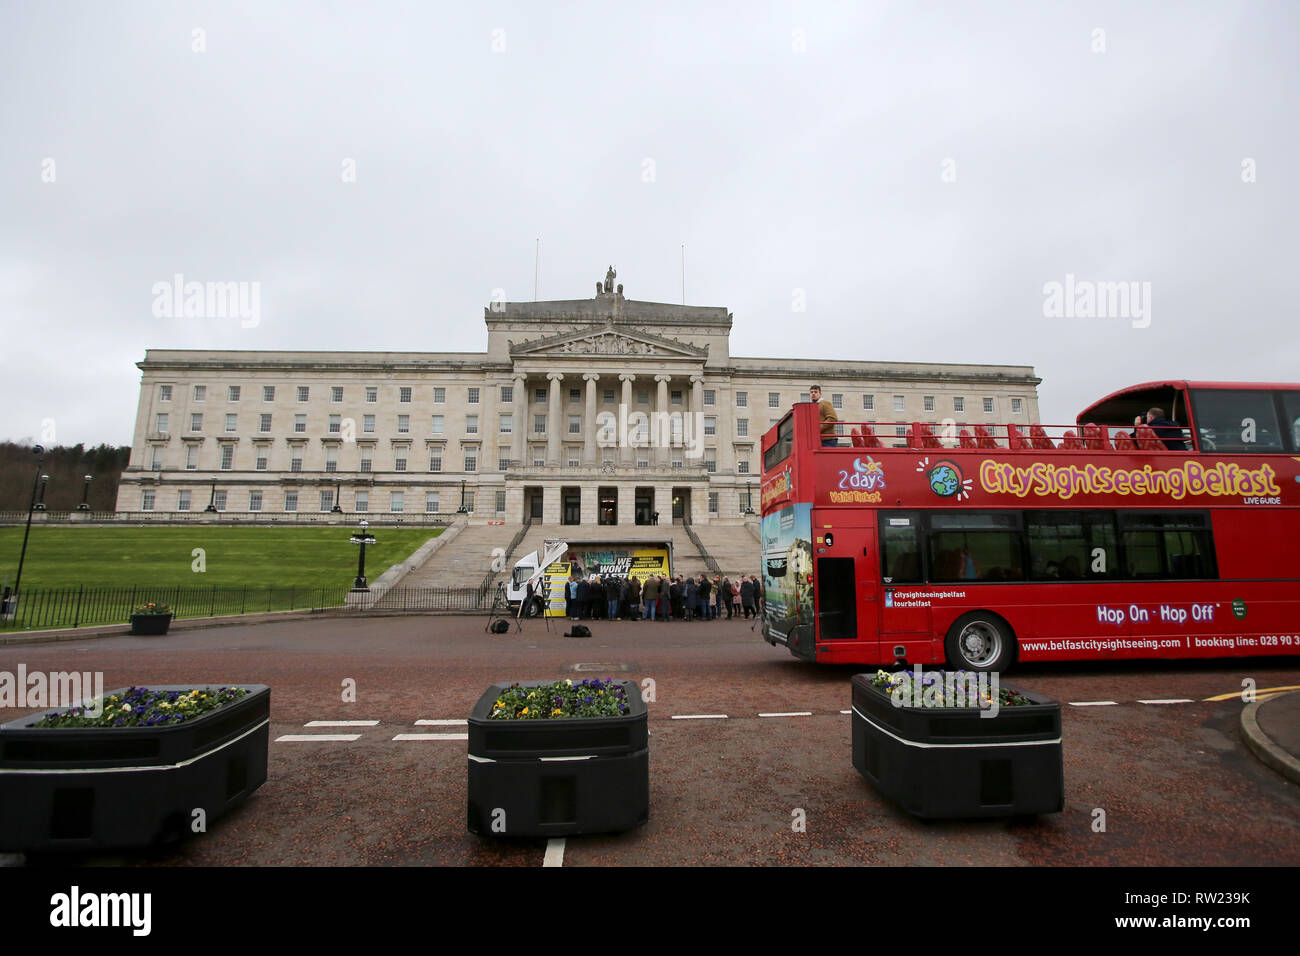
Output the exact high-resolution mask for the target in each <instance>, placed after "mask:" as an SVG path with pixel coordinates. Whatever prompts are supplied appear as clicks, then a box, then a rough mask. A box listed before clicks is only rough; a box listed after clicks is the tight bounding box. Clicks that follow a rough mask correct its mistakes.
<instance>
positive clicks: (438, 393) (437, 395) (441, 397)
mask: <svg viewBox="0 0 1300 956" xmlns="http://www.w3.org/2000/svg"><path fill="white" fill-rule="evenodd" d="M433 404H435V405H446V404H447V390H446V389H445V388H435V389H434V390H433Z"/></svg>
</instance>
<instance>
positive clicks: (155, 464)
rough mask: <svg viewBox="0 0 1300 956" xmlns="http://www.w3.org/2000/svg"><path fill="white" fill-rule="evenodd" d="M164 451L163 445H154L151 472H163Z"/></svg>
mask: <svg viewBox="0 0 1300 956" xmlns="http://www.w3.org/2000/svg"><path fill="white" fill-rule="evenodd" d="M162 451H163V450H162V445H154V446H153V447H152V449H151V452H152V457H151V459H150V461H149V470H150V471H162Z"/></svg>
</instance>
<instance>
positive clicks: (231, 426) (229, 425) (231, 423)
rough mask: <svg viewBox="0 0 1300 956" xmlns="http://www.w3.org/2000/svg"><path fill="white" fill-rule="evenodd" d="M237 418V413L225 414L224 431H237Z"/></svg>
mask: <svg viewBox="0 0 1300 956" xmlns="http://www.w3.org/2000/svg"><path fill="white" fill-rule="evenodd" d="M238 419H239V416H238V415H227V416H226V431H228V432H237V431H239V424H238Z"/></svg>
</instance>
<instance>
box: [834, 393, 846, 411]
mask: <svg viewBox="0 0 1300 956" xmlns="http://www.w3.org/2000/svg"><path fill="white" fill-rule="evenodd" d="M843 407H844V393H843V392H831V408H843Z"/></svg>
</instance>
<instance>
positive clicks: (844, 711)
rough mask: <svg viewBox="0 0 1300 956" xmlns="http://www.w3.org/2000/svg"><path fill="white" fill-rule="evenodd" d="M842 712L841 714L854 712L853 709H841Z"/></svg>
mask: <svg viewBox="0 0 1300 956" xmlns="http://www.w3.org/2000/svg"><path fill="white" fill-rule="evenodd" d="M840 713H841V714H851V713H853V711H851V710H841V711H840Z"/></svg>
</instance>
